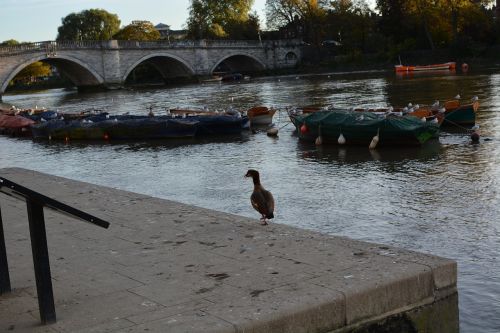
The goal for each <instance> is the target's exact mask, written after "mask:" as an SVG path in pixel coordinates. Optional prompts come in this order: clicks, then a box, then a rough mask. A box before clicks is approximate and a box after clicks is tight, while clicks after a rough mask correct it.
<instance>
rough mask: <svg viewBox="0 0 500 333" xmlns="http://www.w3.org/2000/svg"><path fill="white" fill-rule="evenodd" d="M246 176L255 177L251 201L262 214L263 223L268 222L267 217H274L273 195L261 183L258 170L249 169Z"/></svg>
mask: <svg viewBox="0 0 500 333" xmlns="http://www.w3.org/2000/svg"><path fill="white" fill-rule="evenodd" d="M245 177H252V179H253V192H252V195H251V196H250V201H251V203H252V207H253V208H255V210H256V211H258V212H259V213H260V214H261V215H262V218H261V221H262V222H263V224H267V222H266V219H272V218H274V198H273V195H272V194H271V192H269V191H267V190H266V189H265V188H264V187H263V186H262V185H261V183H260V176H259V172H258V171H257V170H248V172H247V174H246V175H245Z"/></svg>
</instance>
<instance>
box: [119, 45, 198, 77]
mask: <svg viewBox="0 0 500 333" xmlns="http://www.w3.org/2000/svg"><path fill="white" fill-rule="evenodd" d="M143 63H150V64H151V65H153V66H154V67H155V68H156V69H157V70H158V71H159V72H160V74H161V75H162V77H163V78H164V79H166V78H168V77H185V76H193V75H194V74H195V71H194V69H193V68H192V67H191V65H190V64H189V63H188V62H187V61H185V60H184V59H182V58H180V57H178V56H176V55H173V54H171V53H166V52H159V53H153V54H148V55H146V56H143V57H142V58H140V59H139V60H137V61H136V62H135V63H134V64H132V65H131V66H129V67H128V68H127V70H126V71H125V74H124V75H123V77H122V82H125V81H126V80H127V78H128V77H129V75H130V74H131V73H132V71H133V70H134V69H136V68H137V66H139V65H140V64H143Z"/></svg>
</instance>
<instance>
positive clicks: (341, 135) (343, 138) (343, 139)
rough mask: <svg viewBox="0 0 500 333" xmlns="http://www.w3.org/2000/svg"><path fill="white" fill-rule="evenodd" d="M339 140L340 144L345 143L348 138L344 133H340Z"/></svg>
mask: <svg viewBox="0 0 500 333" xmlns="http://www.w3.org/2000/svg"><path fill="white" fill-rule="evenodd" d="M337 142H338V143H339V145H345V143H346V139H345V137H344V134H342V133H340V135H339V138H338V140H337Z"/></svg>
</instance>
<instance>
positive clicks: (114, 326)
mask: <svg viewBox="0 0 500 333" xmlns="http://www.w3.org/2000/svg"><path fill="white" fill-rule="evenodd" d="M0 176H2V177H5V178H7V179H9V180H12V181H15V182H18V183H20V184H22V185H24V186H26V187H29V188H31V189H34V190H36V191H39V192H41V193H44V194H46V195H48V196H51V197H54V198H56V199H58V200H60V201H62V202H64V203H67V204H70V205H74V206H75V207H76V208H79V209H82V210H84V211H87V212H89V213H91V214H93V215H96V216H98V217H100V218H103V219H105V220H108V221H109V222H110V223H111V227H110V229H109V230H102V229H99V228H95V227H93V226H89V225H86V224H84V223H81V222H79V221H75V220H71V219H69V218H67V217H65V216H62V215H59V214H56V213H54V212H51V211H50V210H46V214H45V216H46V225H47V235H48V242H49V252H50V260H51V269H52V277H53V288H54V293H55V300H56V311H57V316H58V321H57V323H55V324H53V325H48V326H40V325H39V324H38V323H39V321H38V305H37V300H36V288H35V282H34V274H33V263H32V258H31V248H30V241H29V231H28V222H27V214H26V207H25V204H24V203H23V202H20V201H18V200H15V199H13V198H10V197H8V196H5V195H0V207H1V212H2V217H3V223H4V229H5V230H4V231H5V235H6V242H7V253H8V259H9V265H10V273H11V283H12V286H13V288H14V291H13V292H12V293H11V294H7V295H1V296H0V331H3V330H14V331H18V330H22V331H26V332H144V331H145V330H147V331H149V332H190V333H191V332H217V333H219V332H220V333H223V332H283V333H284V332H293V333H301V332H304V333H306V332H333V331H334V332H365V331H366V332H372V330H367V329H370V327H375V326H377V327H384V325H385V327H392V326H391V325H401V326H400V328H401V330H400V331H401V332H404V330H403V328H404V327H406V326H408V325H410V326H409V327H411V328H412V329H413V330H409V331H411V332H415V331H417V332H420V331H421V332H458V307H457V305H456V304H457V302H456V299H457V291H456V275H457V271H456V263H455V262H454V261H451V260H448V259H444V258H439V257H436V256H431V255H426V254H421V253H415V252H411V251H406V250H402V249H397V248H393V247H387V246H384V245H378V244H372V243H365V242H360V241H355V240H350V239H347V238H345V237H335V236H327V235H323V234H319V233H316V232H312V231H307V230H301V229H297V228H292V227H288V226H285V225H279V224H271V225H269V226H266V227H262V226H260V225H259V223H258V221H256V220H252V219H248V218H244V217H241V216H236V215H231V214H226V213H221V212H216V211H212V210H208V209H203V208H199V207H194V206H189V205H185V204H181V203H177V202H173V201H168V200H162V199H158V198H152V197H148V196H144V195H140V194H137V193H131V192H126V191H120V190H116V189H112V188H107V187H101V186H97V185H92V184H87V183H82V182H77V181H73V180H69V179H64V178H59V177H55V176H50V175H46V174H41V173H37V172H33V171H29V170H25V169H18V168H11V169H1V170H0ZM453 300H454V301H453ZM394 318H396V319H398V320H394ZM401 318H402V319H401ZM400 319H401V320H400ZM398 323H399V324H398ZM405 325H406V326H405ZM363 330H365V331H363Z"/></svg>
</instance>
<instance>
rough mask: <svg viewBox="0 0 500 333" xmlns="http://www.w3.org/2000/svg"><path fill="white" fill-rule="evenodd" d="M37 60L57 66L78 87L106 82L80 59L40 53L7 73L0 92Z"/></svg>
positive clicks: (0, 86)
mask: <svg viewBox="0 0 500 333" xmlns="http://www.w3.org/2000/svg"><path fill="white" fill-rule="evenodd" d="M37 61H42V62H45V63H47V64H49V65H52V66H54V67H56V68H57V69H58V70H59V71H61V72H62V73H64V74H65V75H66V76H67V77H68V78H69V79H70V81H71V82H72V83H73V84H74V85H75V86H77V87H90V86H100V85H103V84H104V83H105V82H104V79H103V77H102V76H101V75H100V74H99V73H98V72H97V71H96V70H95V69H93V68H92V67H91V66H90V65H88V64H86V63H84V62H83V61H81V60H79V59H76V58H74V57H71V56H66V55H57V56H50V57H48V56H47V55H39V56H36V57H33V58H30V59H28V60H25V61H23V62H22V63H21V64H19V65H17V66H16V67H15V68H14V70H13V71H12V72H10V74H9V75H7V78H6V79H5V81H4V82H0V84H1V85H0V92H5V90H6V89H7V87H8V85H9V82H10V81H12V79H14V78H15V77H16V75H17V74H19V72H21V71H22V70H23V69H24V68H26V67H28V66H29V65H31V64H33V63H35V62H37Z"/></svg>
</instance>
